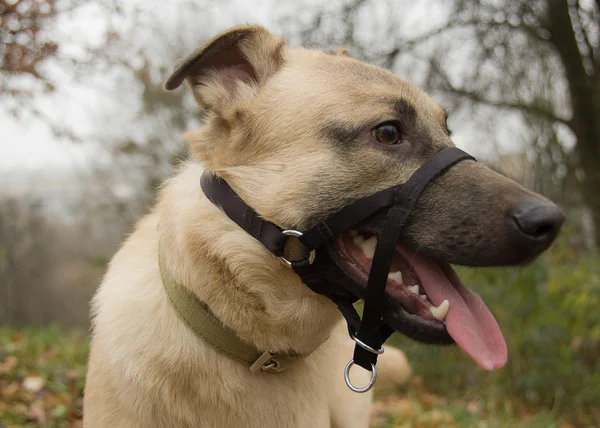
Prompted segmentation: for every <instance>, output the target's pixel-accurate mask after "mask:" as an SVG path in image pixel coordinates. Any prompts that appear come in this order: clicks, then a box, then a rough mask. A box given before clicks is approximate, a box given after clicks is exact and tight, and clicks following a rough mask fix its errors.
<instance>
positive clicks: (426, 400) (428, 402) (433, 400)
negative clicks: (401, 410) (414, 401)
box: [419, 392, 442, 407]
mask: <svg viewBox="0 0 600 428" xmlns="http://www.w3.org/2000/svg"><path fill="white" fill-rule="evenodd" d="M419 401H420V402H421V404H422V405H423V406H424V407H432V406H433V405H434V404H438V403H439V402H440V401H442V398H441V397H439V396H437V395H433V394H429V393H427V392H424V393H423V394H421V397H420V399H419Z"/></svg>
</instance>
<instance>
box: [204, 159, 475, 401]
mask: <svg viewBox="0 0 600 428" xmlns="http://www.w3.org/2000/svg"><path fill="white" fill-rule="evenodd" d="M464 160H475V158H473V157H472V156H471V155H469V154H468V153H465V152H464V151H462V150H460V149H458V148H456V147H451V148H446V149H443V150H441V151H440V152H439V153H437V154H436V155H435V156H434V157H433V158H432V159H430V160H429V161H427V162H426V163H425V164H424V165H423V166H421V167H420V168H419V169H418V170H417V171H415V173H414V174H413V175H412V176H411V177H410V178H409V179H408V181H406V182H405V183H404V184H400V185H397V186H393V187H390V188H387V189H385V190H382V191H380V192H377V193H375V194H373V195H370V196H367V197H365V198H362V199H359V200H358V201H356V202H354V203H352V204H350V205H347V206H345V207H344V208H342V209H341V210H339V211H337V212H336V213H334V214H332V215H331V216H329V217H327V218H326V219H325V220H323V221H321V222H319V223H318V224H316V225H315V226H313V227H311V228H310V229H308V230H304V231H299V230H294V229H282V228H280V227H279V226H277V225H275V224H273V223H270V222H268V221H266V220H264V219H262V218H261V217H260V215H258V214H257V213H256V211H254V210H253V209H252V208H251V207H249V206H248V205H247V204H246V203H245V202H244V201H243V200H242V199H241V198H240V197H239V196H238V195H237V194H236V193H235V192H234V191H233V189H232V188H231V187H229V185H228V184H227V182H226V181H225V180H223V179H222V178H220V177H218V176H215V175H210V174H207V173H205V174H203V175H202V178H201V186H202V190H203V191H204V193H205V194H206V196H207V197H208V199H209V200H210V201H211V202H212V203H213V204H215V205H216V206H219V207H221V208H222V210H223V211H224V212H225V214H227V216H229V218H231V220H233V221H234V222H235V223H237V224H238V225H239V226H240V227H241V228H242V229H244V230H245V231H246V232H248V233H249V234H250V235H252V236H253V237H254V238H255V239H257V240H258V241H260V242H261V243H262V244H263V245H264V246H265V247H266V248H267V249H268V250H269V251H270V252H271V253H273V254H274V255H275V256H277V257H279V258H280V259H281V261H282V262H283V263H284V264H286V265H287V266H288V267H290V268H292V269H293V270H294V271H295V272H296V273H297V274H298V275H299V276H300V278H301V279H302V281H303V282H304V283H305V284H306V285H307V286H308V287H310V288H311V289H312V290H313V291H314V292H316V293H319V294H322V295H325V296H326V297H328V298H329V299H331V300H332V301H333V302H334V303H335V304H336V305H337V306H338V308H339V310H340V311H341V313H342V315H343V316H344V318H345V319H346V322H347V323H348V331H349V333H350V337H351V338H352V340H354V342H356V346H355V348H354V356H353V358H352V359H351V360H350V362H349V363H348V364H347V365H346V369H345V371H344V377H345V381H346V384H347V385H348V387H349V388H350V389H352V390H353V391H355V392H366V391H368V390H369V389H371V387H372V386H373V384H374V383H375V379H376V376H377V372H376V369H375V364H376V363H377V356H378V355H380V354H382V353H383V351H384V350H383V347H382V345H383V344H384V342H385V341H386V340H387V339H388V337H389V336H390V335H391V334H392V333H393V332H394V329H393V328H392V327H390V326H389V324H388V323H387V322H386V321H385V320H384V315H385V312H386V302H385V287H386V284H387V277H388V273H389V270H390V267H391V263H392V258H393V255H394V250H395V248H396V245H397V242H398V240H399V239H400V237H401V235H402V231H403V228H404V225H405V224H406V221H407V220H408V217H409V215H410V213H411V212H412V210H413V209H414V207H415V204H416V203H417V200H418V199H419V197H420V196H421V194H422V193H423V191H424V190H425V188H426V187H427V185H428V184H430V183H432V182H433V181H435V180H436V179H437V178H438V177H439V176H440V175H442V173H444V172H445V171H446V170H448V169H449V168H451V167H452V166H454V165H456V164H457V163H459V162H462V161H464ZM381 210H387V214H386V217H385V223H384V226H383V229H382V230H381V232H380V234H379V236H378V240H377V245H376V247H375V254H374V256H373V261H372V264H371V269H370V271H369V279H368V282H367V287H366V289H365V288H364V287H361V286H359V285H358V284H356V285H355V286H335V285H337V284H335V285H333V284H330V283H328V282H327V281H326V280H325V281H324V278H323V275H324V272H326V271H327V269H328V265H329V264H330V259H329V256H328V255H327V251H326V250H325V248H324V246H325V244H326V243H327V242H328V241H330V240H331V239H332V238H334V237H335V236H337V235H338V234H340V233H342V232H345V231H348V230H349V229H352V228H353V227H355V226H357V225H358V224H360V223H361V222H363V221H365V220H366V219H367V218H369V217H370V216H372V215H374V214H375V213H377V212H380V211H381ZM290 237H295V238H296V239H298V240H299V241H300V242H301V243H302V245H303V246H304V247H305V248H306V252H307V253H308V254H309V255H308V256H307V257H306V258H304V259H302V260H298V261H290V260H288V259H287V258H286V257H285V256H284V249H285V246H286V241H287V240H288V239H289V238H290ZM321 249H322V250H323V251H320V250H321ZM349 282H350V283H352V284H354V281H349ZM359 299H363V300H364V309H363V314H362V319H361V317H360V316H359V315H358V313H357V311H356V309H355V307H354V303H355V302H356V301H357V300H359ZM354 364H357V365H359V366H361V367H363V368H364V369H366V370H369V371H371V372H372V376H371V381H370V382H369V384H368V385H367V386H365V387H363V388H357V387H355V386H354V385H352V383H351V382H350V378H349V372H350V368H351V367H352V366H353V365H354Z"/></svg>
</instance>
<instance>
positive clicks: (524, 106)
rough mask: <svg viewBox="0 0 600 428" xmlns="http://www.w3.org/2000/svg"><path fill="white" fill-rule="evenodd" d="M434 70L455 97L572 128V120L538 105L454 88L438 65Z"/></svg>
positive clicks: (434, 66)
mask: <svg viewBox="0 0 600 428" xmlns="http://www.w3.org/2000/svg"><path fill="white" fill-rule="evenodd" d="M432 68H433V69H434V71H435V73H436V75H437V76H438V77H440V78H441V79H442V81H443V84H444V88H443V89H444V90H446V91H448V92H451V93H453V94H455V95H458V96H460V97H463V98H466V99H468V100H470V101H473V102H476V103H480V104H485V105H488V106H492V107H498V108H503V109H509V110H517V111H522V112H524V113H527V114H531V115H533V116H536V117H539V118H542V119H546V120H549V121H552V122H558V123H562V124H563V125H567V126H568V127H569V128H572V123H571V119H567V118H565V117H561V116H558V115H556V114H555V113H554V112H553V111H551V110H548V109H546V108H544V107H541V106H539V105H536V104H531V103H524V102H519V101H512V100H492V99H489V98H486V97H485V96H484V95H483V94H482V93H481V92H479V91H472V90H469V89H465V88H458V87H456V86H454V85H453V84H452V83H451V82H450V79H448V76H446V75H445V74H444V72H443V71H442V70H441V69H440V68H439V67H437V65H436V64H434V63H432Z"/></svg>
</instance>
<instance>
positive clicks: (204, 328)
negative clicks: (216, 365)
mask: <svg viewBox="0 0 600 428" xmlns="http://www.w3.org/2000/svg"><path fill="white" fill-rule="evenodd" d="M158 266H159V270H160V275H161V277H162V282H163V285H164V287H165V290H166V292H167V296H168V297H169V301H170V302H171V304H172V305H173V307H174V308H175V311H176V312H177V314H178V315H179V317H180V318H181V319H182V321H183V322H184V323H185V324H187V326H188V327H189V328H190V329H191V330H192V331H193V332H194V333H195V334H196V336H198V337H199V338H200V339H202V340H204V341H206V342H207V343H209V344H210V345H211V346H212V347H213V348H215V349H216V350H218V351H219V352H221V353H223V354H225V355H227V356H228V357H230V358H232V359H234V360H237V361H239V362H242V363H245V364H247V365H248V368H249V369H250V371H251V372H253V373H256V372H258V371H264V372H267V373H279V372H281V371H283V370H284V369H285V368H286V366H287V365H289V363H290V362H291V361H293V360H294V359H298V358H299V357H300V356H291V355H281V354H280V355H276V354H274V353H271V352H268V351H261V350H259V349H257V348H256V347H255V346H253V345H251V344H249V343H247V342H245V341H243V340H242V339H240V338H239V337H237V335H236V334H235V333H234V332H233V331H232V330H231V329H230V328H228V327H226V326H225V325H223V323H222V322H221V321H220V320H219V319H218V318H217V317H216V316H215V314H213V312H212V311H211V310H210V308H209V307H208V306H207V305H206V303H204V302H202V301H201V300H200V299H198V297H197V296H196V295H195V294H194V293H192V292H191V291H190V290H188V289H187V288H186V287H184V286H183V285H181V284H178V283H177V282H176V281H175V280H174V279H173V277H172V276H171V275H170V273H169V272H168V270H167V269H166V268H165V263H164V257H163V254H162V252H161V250H160V248H159V251H158Z"/></svg>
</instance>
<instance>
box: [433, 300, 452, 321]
mask: <svg viewBox="0 0 600 428" xmlns="http://www.w3.org/2000/svg"><path fill="white" fill-rule="evenodd" d="M448 309H450V302H448V301H447V300H444V301H443V302H442V303H440V305H439V306H438V307H435V306H429V310H430V311H431V313H432V314H433V316H434V317H436V318H437V319H439V320H440V321H444V320H445V319H446V315H448Z"/></svg>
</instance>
